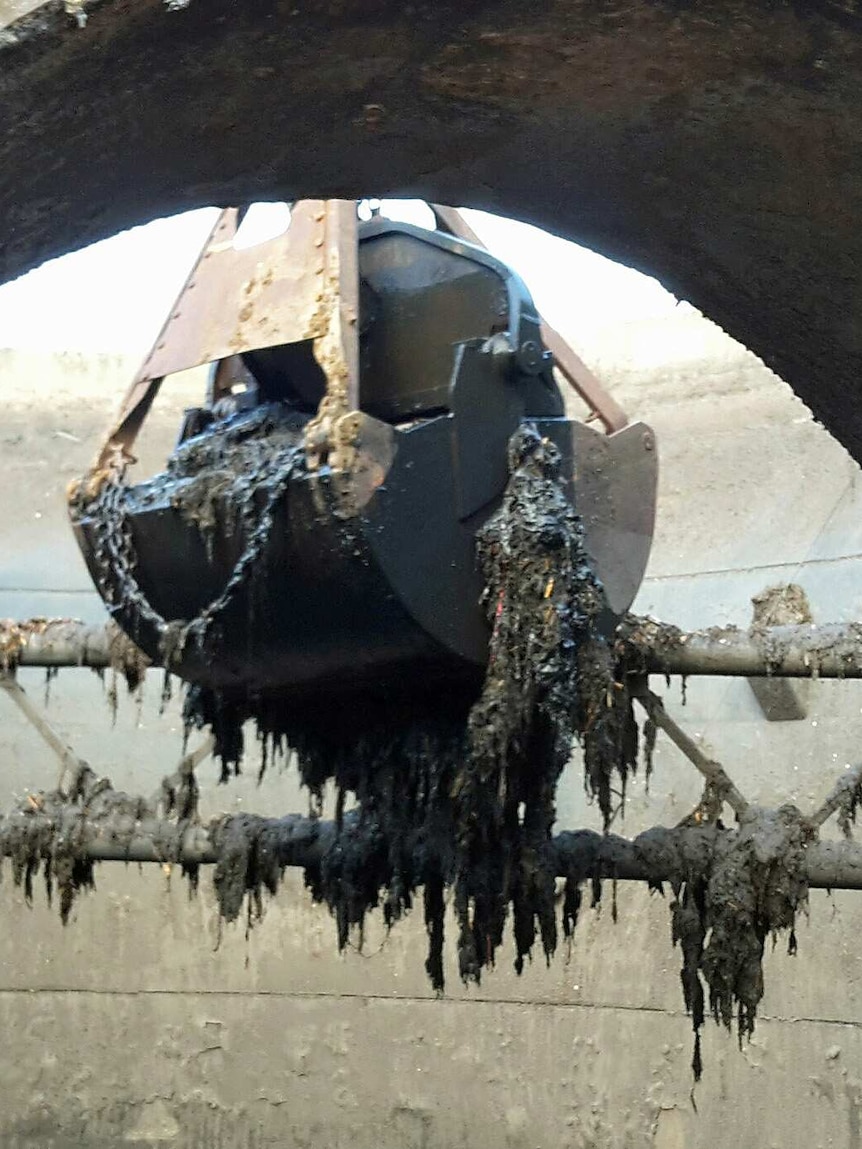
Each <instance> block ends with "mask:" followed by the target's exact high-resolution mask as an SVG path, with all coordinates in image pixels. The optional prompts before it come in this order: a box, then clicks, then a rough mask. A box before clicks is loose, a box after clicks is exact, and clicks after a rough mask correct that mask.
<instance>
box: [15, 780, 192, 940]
mask: <svg viewBox="0 0 862 1149" xmlns="http://www.w3.org/2000/svg"><path fill="white" fill-rule="evenodd" d="M197 797H198V788H197V783H196V781H195V777H194V773H193V771H192V770H191V769H190V768H188V767H187V764H186V762H183V763H181V764H180V766H179V768H178V770H177V771H176V773H175V774H173V775H171V776H170V777H167V778H165V779H163V781H162V784H161V787H160V789H159V791H158V793H157V794H156V795H154V796H153V797H152V798H150V799H146V798H142V797H139V796H137V795H132V794H126V793H124V792H122V791H119V790H115V789H114V788H113V786H112V785H111V782H110V781H109V779H107V778H102V777H99V776H98V775H97V774H96V773H95V772H94V771H93V770H92V769H91V768H90V767H89V766H88V765H87V764H86V763H84V762H81V763H79V765H78V766H77V767H76V769H75V770H74V771H73V772H72V774H71V777H70V779H69V782H68V785H67V786H65V787H64V788H60V787H58V788H57V789H56V790H51V791H47V792H41V793H38V794H28V795H27V796H26V797H25V798H24V799H23V801H21V802H20V803H18V805H17V806H16V808H15V809H13V810H12V812H11V813H10V814H8V815H6V816H4V817H3V818H2V819H0V857H4V856H8V857H9V858H10V859H11V863H12V877H13V881H14V882H15V885H16V886H21V887H22V888H23V890H24V896H25V898H26V900H27V901H28V902H31V901H32V900H33V882H34V879H35V877H36V876H37V874H38V873H39V870H40V869H41V870H42V874H43V877H44V881H45V891H46V895H47V898H48V903H49V904H51V902H52V900H53V894H54V889H55V887H56V890H57V893H58V895H59V907H60V917H61V919H62V921H63V923H64V924H65V923H66V922H67V921H68V919H69V915H70V914H71V912H72V908H73V906H74V903H75V899H76V898H77V896H78V894H79V893H81V892H82V891H85V890H89V889H93V888H94V886H95V880H94V862H93V860H92V857H91V856H90V847H91V846H94V845H98V844H99V842H100V841H102V839H104V841H106V842H110V844H111V847H112V849H114V850H116V851H118V855H117V856H119V857H121V856H122V852H123V850H125V849H126V848H128V846H129V844H130V843H131V842H132V840H133V839H134V838H135V836H136V835H137V834H138V833H139V832H140V830H141V826H142V824H149V827H150V828H151V829H152V831H153V833H154V837H153V846H154V848H155V850H156V851H157V853H158V856H159V857H161V858H163V859H164V860H165V862H170V861H177V860H179V858H180V854H181V850H182V842H183V835H184V833H185V831H186V829H187V828H188V827H189V826H190V825H192V823H193V822H194V821H195V820H196V817H197ZM186 873H187V876H188V877H189V878H191V879H192V880H193V881H194V880H195V877H196V875H195V874H194V873H193V872H192V871H191V870H187V871H186Z"/></svg>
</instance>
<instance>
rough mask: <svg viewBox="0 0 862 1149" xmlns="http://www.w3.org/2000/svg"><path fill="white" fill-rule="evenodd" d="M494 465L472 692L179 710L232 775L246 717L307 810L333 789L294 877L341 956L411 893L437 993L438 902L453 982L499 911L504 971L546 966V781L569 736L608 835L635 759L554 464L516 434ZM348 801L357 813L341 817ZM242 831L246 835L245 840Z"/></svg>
mask: <svg viewBox="0 0 862 1149" xmlns="http://www.w3.org/2000/svg"><path fill="white" fill-rule="evenodd" d="M509 464H510V472H511V477H510V480H509V483H508V485H507V489H506V492H505V495H504V499H503V503H502V505H501V507H500V509H499V511H498V512H497V513H496V514H495V515H494V516H492V518H491V519H490V520H489V521H488V523H487V524H486V526H485V527H484V529H483V530H482V531H481V532H480V535H479V538H478V555H479V561H480V563H481V567H482V570H483V573H484V575H485V579H486V590H485V595H484V602H485V607H486V610H487V612H488V616H489V620H490V623H491V628H492V636H491V642H490V656H489V666H488V670H487V673H486V676H485V680H484V682H483V683H482V684H481V686H480V688H479V689H478V690H474V691H470V690H465V689H464V686H463V684H460V685H459V686H458V687H457V689H456V688H452V689H447V688H446V687H443V686H441V684H440V683H439V682H437V683H434V684H432V685H429V690H428V693H427V697H425V698H419V699H417V698H416V697H415V694H414V693H411V694H410V695H407V696H405V697H399V695H398V692H397V689H395V688H393V687H391V685H390V687H388V688H387V690H386V692H384V693H381V694H380V695H378V696H374V695H373V694H372V693H371V692H367V693H366V694H364V695H363V696H362V697H361V698H358V699H352V700H351V702H350V704H345V705H344V706H340V705H332V703H331V700H327V704H326V705H325V706H323V705H320V706H317V707H315V705H314V704H313V703H308V702H306V703H305V704H304V705H303V706H302V707H289V706H286V705H284V704H281V703H280V702H278V701H277V700H276V701H273V700H271V699H269V700H267V699H257V700H254V702H253V703H247V704H246V703H226V702H225V701H224V700H223V699H219V698H218V697H217V696H216V695H215V694H214V693H213V692H211V691H209V690H206V689H199V688H192V689H191V690H190V692H189V694H188V696H187V705H186V716H187V720H188V721H189V722H190V723H193V724H195V725H198V726H207V727H210V728H211V729H212V730H213V732H214V734H215V735H216V742H217V748H218V752H219V753H220V754H221V755H222V757H227V758H228V759H229V760H230V761H232V762H238V760H239V758H240V755H241V753H242V726H243V722H244V721H245V719H247V718H252V719H253V720H254V721H255V723H256V725H257V730H258V734H259V736H260V738H261V740H262V742H263V744H264V746H265V747H267V748H271V747H276V748H280V749H282V750H286V749H290V750H291V751H293V752H294V753H295V755H296V761H297V765H298V770H299V774H300V777H301V779H302V781H303V783H304V784H305V786H306V787H307V788H308V789H309V790H310V792H311V793H312V795H314V796H315V797H317V798H318V799H320V800H322V796H323V792H324V788H325V787H326V785H327V784H333V785H334V788H335V791H336V794H337V810H336V822H335V824H336V827H337V833H336V835H335V836H334V838H333V839H332V841H331V842H330V843H329V845H328V846H327V848H326V850H324V851H323V852H322V854H321V857H320V860H319V863H317V864H316V865H315V866H313V867H311V868H310V869H308V870H307V875H306V876H307V881H308V883H309V885H310V886H311V888H312V891H313V893H314V894H315V897H317V898H318V899H319V900H322V901H324V902H326V903H327V904H328V905H329V907H330V909H331V910H332V912H333V914H334V916H335V917H336V920H337V923H338V938H339V944H340V945H341V946H344V945H345V944H346V943H347V940H348V937H349V934H350V932H351V930H352V929H354V928H358V929H359V930H360V931H361V928H362V924H363V921H364V917H365V914H366V913H367V912H368V910H369V909H371V908H373V907H375V906H382V909H383V914H384V920H385V922H386V924H387V926H388V925H392V924H393V923H394V922H396V921H397V920H398V919H399V918H400V917H401V916H402V915H403V913H404V912H405V911H406V910H408V909H409V908H410V907H411V906H412V904H413V901H414V899H415V897H416V895H417V893H418V891H419V889H420V888H421V889H422V891H423V898H424V912H425V920H426V925H427V929H428V935H429V954H428V959H427V963H426V967H427V970H428V973H429V976H430V977H431V981H432V983H433V984H434V986H435V988H438V989H440V988H442V986H443V956H442V955H443V928H444V916H445V903H444V892H445V890H446V888H449V887H451V888H452V889H453V890H454V897H455V908H456V914H457V919H458V926H459V938H458V957H459V970H460V973H461V976H462V977H463V978H465V979H468V980H478V978H479V977H480V975H481V971H482V969H483V968H484V967H485V966H487V965H490V964H492V963H493V961H494V959H495V956H496V952H497V949H498V947H499V946H500V944H501V943H502V940H503V934H504V929H505V926H506V923H507V920H508V916H509V913H510V911H511V913H512V916H513V921H514V933H515V944H516V967H517V968H518V969H519V970H520V969H521V968H522V966H523V962H524V959H525V958H526V957H527V956H528V955H529V954H530V952H531V950H532V947H533V945H534V943H535V940H536V938H537V936H539V937H540V938H541V942H542V946H543V949H544V951H545V953H546V955H550V954H551V953H552V952H553V951H554V949H555V946H556V942H557V929H556V922H555V914H556V910H555V898H554V894H555V879H556V868H555V862H554V858H553V854H552V850H551V831H552V827H553V824H554V820H555V791H556V785H557V782H558V780H559V777H560V774H561V772H562V770H563V768H564V767H565V765H566V763H567V762H568V760H569V758H570V756H571V752H572V749H573V743H574V741H575V739H576V738H580V740H581V742H582V743H583V747H584V757H585V761H586V766H587V773H586V779H587V785H588V788H589V790H590V791H591V793H593V794H595V795H596V797H597V799H598V801H599V803H600V806H601V809H602V812H603V815H604V819H605V823H606V825H607V824H608V823H609V822H610V820H611V817H612V814H613V808H614V806H613V803H614V798H613V779H614V777H615V776H616V778H617V779H618V780H619V783H620V793H622V792H623V791H624V786H625V780H626V777H627V776H628V773H629V772H630V771H631V769H633V767H634V763H635V756H636V749H637V729H636V727H635V724H634V719H633V716H632V713H631V703H630V700H629V698H628V695H627V693H626V691H625V690H624V689H623V687H622V685H621V684H620V683H618V682H617V681H616V680H615V676H614V667H615V662H614V656H613V653H612V648H611V645H610V642H609V640H608V638H607V637H606V636H605V635H604V633H603V632H602V630H601V629H600V627H601V623H602V609H603V599H602V592H601V587H600V585H599V584H598V582H597V580H596V578H595V576H594V575H593V573H592V570H591V568H590V564H589V561H588V558H587V554H586V551H585V547H584V539H583V529H582V526H581V523H580V521H579V519H578V517H577V515H576V514H575V513H574V511H573V510H572V507H571V505H570V504H569V502H568V501H567V499H566V497H565V495H564V493H563V491H562V488H561V486H560V482H559V476H558V467H559V456H558V452H557V450H556V448H555V447H554V445H553V444H551V443H550V442H548V441H547V440H543V439H541V438H540V437H539V436H538V434H537V433H536V432H535V430H533V429H532V428H529V427H525V428H522V429H521V430H519V431H518V432H517V433H516V435H515V436H514V437H513V439H512V442H511V444H510V456H509ZM350 802H355V804H356V810H355V812H354V813H352V814H351V815H350V817H349V818H348V817H347V816H346V815H345V810H346V808H347V805H348V803H350ZM246 829H247V830H248V833H249V834H251V835H252V836H254V835H255V834H256V833H257V832H258V830H261V827H260V826H259V825H258V823H257V822H255V823H254V825H251V824H249V826H248V827H246ZM255 851H256V847H252V848H251V852H250V853H249V857H250V858H251V859H252V862H254V859H255V858H256V856H257V854H256V852H255ZM239 852H240V854H242V850H241V849H240V851H239ZM241 868H242V867H241ZM243 873H246V874H251V875H252V879H251V880H250V882H249V884H248V887H247V892H248V893H249V894H250V900H251V902H252V903H253V904H256V905H259V894H260V890H261V888H270V887H271V884H272V883H271V881H270V880H269V879H268V878H267V877H265V876H263V877H261V879H260V881H258V880H257V878H256V877H255V876H254V875H255V874H257V873H258V870H257V868H256V867H255V865H252V866H251V868H250V869H249V868H248V867H246V868H245V869H244V870H243ZM243 880H244V881H245V879H243ZM239 888H240V887H239V886H238V884H237V883H236V882H228V883H227V884H225V885H224V889H225V890H229V896H227V897H226V898H223V899H222V909H223V911H224V912H225V914H226V916H228V917H235V916H237V914H238V909H237V903H236V894H237V891H238V889H239ZM220 897H221V895H220Z"/></svg>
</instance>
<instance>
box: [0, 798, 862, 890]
mask: <svg viewBox="0 0 862 1149" xmlns="http://www.w3.org/2000/svg"><path fill="white" fill-rule="evenodd" d="M25 817H27V821H28V823H29V825H30V826H31V828H35V827H34V822H33V821H32V820H31V819H40V818H41V816H40V815H39V814H38V813H34V814H32V815H25ZM348 818H349V816H348ZM6 821H7V820H6V819H0V843H4V846H3V849H5V852H6V853H11V848H10V847H9V846H8V845H5V843H6V842H7V841H8V840H12V841H15V840H17V841H20V839H19V838H18V837H17V835H14V834H6V833H4V831H5V830H6V824H5V823H6ZM49 824H50V819H48V818H47V817H45V820H44V825H45V826H48V825H49ZM258 827H263V828H264V829H265V837H266V842H267V848H268V849H270V850H273V851H274V852H275V856H276V857H277V858H278V861H279V862H280V864H281V865H282V866H284V867H300V868H303V869H305V868H314V867H316V866H317V865H319V863H320V862H321V860H322V858H323V856H324V854H325V852H326V850H327V849H328V848H329V847H330V846H331V845H332V844H333V842H334V841H335V840H336V837H337V830H336V826H335V823H333V822H326V821H318V820H316V819H312V818H306V817H303V816H302V815H299V814H288V815H286V816H285V817H283V818H261V819H260V820H259V821H258ZM83 831H84V832H83V834H82V838H83V840H84V841H85V842H86V850H85V852H86V854H87V856H88V857H89V858H90V859H92V860H93V861H97V862H133V863H147V862H158V863H165V862H172V863H176V864H178V865H185V866H192V865H211V864H214V863H217V862H218V860H219V857H220V853H221V850H220V847H219V845H218V844H217V839H218V831H217V830H215V831H214V830H212V829H208V828H207V827H205V826H202V825H194V826H188V827H185V828H183V827H181V826H178V825H177V824H176V823H175V822H159V821H157V820H155V819H153V820H146V821H142V822H134V821H133V820H132V819H131V818H129V817H128V816H124V815H120V816H114V817H112V818H111V819H110V821H108V820H106V821H105V824H97V825H92V826H90V827H87V826H86V824H85V826H84V827H83ZM347 832H348V833H349V823H348V830H347ZM735 837H736V831H735V830H727V829H718V828H716V827H715V826H677V827H671V828H665V827H660V826H659V827H655V828H653V829H651V830H647V831H645V832H644V833H643V834H640V835H638V837H637V838H634V839H629V838H623V837H620V836H619V835H617V834H599V833H597V832H596V831H594V830H564V831H562V832H561V833H560V834H558V835H557V836H556V838H554V840H553V844H552V849H553V852H554V855H555V859H556V870H557V873H558V874H559V876H560V877H574V878H576V879H577V880H588V879H590V878H602V879H617V880H620V881H641V882H651V883H653V884H658V883H668V882H672V881H673V880H674V879H676V878H679V877H680V875H681V873H682V872H683V871H684V870H688V871H690V872H705V871H706V867H707V864H708V861H709V859H710V858H713V857H715V856H716V855H719V856H720V855H721V854H723V853H724V852H726V851H727V850H728V849H730V848H731V846H732V845H733V842H734V840H735ZM40 838H41V841H42V842H44V841H47V840H50V835H44V836H40ZM257 840H258V842H260V841H262V840H263V839H262V838H260V837H259V838H258V839H257ZM804 872H805V875H806V877H807V880H808V885H809V886H810V887H811V888H812V889H836V890H837V889H845V890H862V844H859V843H857V842H854V841H849V840H847V841H837V842H829V841H827V842H814V843H812V844H811V845H809V846H808V847H807V848H806V850H805V862H804Z"/></svg>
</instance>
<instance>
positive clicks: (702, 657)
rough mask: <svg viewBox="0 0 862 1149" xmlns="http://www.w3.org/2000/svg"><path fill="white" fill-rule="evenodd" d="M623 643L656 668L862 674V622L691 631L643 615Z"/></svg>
mask: <svg viewBox="0 0 862 1149" xmlns="http://www.w3.org/2000/svg"><path fill="white" fill-rule="evenodd" d="M620 649H621V651H622V652H623V653H624V654H627V655H628V656H629V661H630V662H633V663H634V664H638V663H639V664H640V667H642V669H644V670H645V671H648V672H649V673H653V674H681V675H686V676H689V675H692V676H693V675H728V676H739V677H743V678H765V677H774V678H862V624H859V623H856V622H851V623H846V624H842V625H838V624H835V625H826V626H817V625H814V624H805V625H800V626H775V627H769V628H761V629H755V630H739V629H738V628H737V627H732V626H730V627H712V628H710V629H709V630H696V631H689V632H686V631H681V630H678V629H677V628H676V627H674V626H668V625H667V624H665V623H660V622H655V621H653V620H652V619H638V620H634V621H633V622H632V623H627V624H624V626H623V627H622V628H621V637H620Z"/></svg>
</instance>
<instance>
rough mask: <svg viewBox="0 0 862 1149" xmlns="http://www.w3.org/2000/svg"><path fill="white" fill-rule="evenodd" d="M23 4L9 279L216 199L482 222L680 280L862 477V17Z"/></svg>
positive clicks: (2, 236)
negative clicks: (421, 204) (407, 205)
mask: <svg viewBox="0 0 862 1149" xmlns="http://www.w3.org/2000/svg"><path fill="white" fill-rule="evenodd" d="M23 3H26V0H23ZM82 4H86V7H87V12H88V18H87V20H86V24H85V26H83V27H80V26H79V21H78V20H77V19H76V18H75V15H76V13H78V12H79V11H81V9H82ZM4 5H5V6H6V11H7V16H6V22H5V27H4V26H3V25H4V20H3V11H4ZM16 6H17V10H18V11H20V9H21V7H22V0H0V280H5V279H8V278H10V277H12V276H14V275H16V274H18V273H20V272H22V271H24V270H26V269H28V268H29V267H32V266H34V265H35V264H37V263H38V262H40V261H42V260H43V259H45V258H48V257H50V256H54V255H57V254H60V253H61V252H64V251H67V250H69V249H72V248H75V247H78V246H81V245H83V244H84V243H87V242H89V241H92V240H95V239H98V238H101V237H103V236H105V235H108V234H110V233H112V232H114V231H117V230H119V229H121V228H124V227H128V226H130V225H133V224H135V223H140V222H144V221H145V220H147V219H149V218H152V217H154V216H156V215H160V214H167V213H170V212H174V211H179V210H182V209H184V208H187V207H191V206H196V205H201V204H205V203H227V202H234V201H238V200H241V199H248V198H250V197H255V198H266V197H273V198H293V197H297V196H301V195H306V194H322V195H344V196H347V195H354V194H381V193H384V192H387V193H403V194H410V195H420V196H426V197H428V198H434V199H437V200H440V201H443V202H450V203H459V204H470V205H473V206H477V207H484V208H489V209H491V210H496V211H499V212H503V213H506V214H509V215H513V216H517V217H520V218H526V219H528V220H530V221H532V222H535V223H538V224H540V225H542V226H544V227H546V228H548V229H550V230H552V231H555V232H558V233H561V234H565V235H567V236H569V237H571V238H574V239H577V240H579V241H581V242H584V243H586V244H588V245H589V246H592V247H594V248H596V249H598V250H600V251H603V252H605V253H606V254H608V255H610V256H612V257H614V258H617V259H620V260H623V261H624V262H627V263H630V264H632V265H634V266H637V267H639V268H641V269H643V270H647V271H649V272H651V273H652V274H655V275H657V276H658V277H659V278H660V279H661V280H662V281H663V282H664V283H665V284H666V285H667V286H668V287H669V288H670V289H671V290H673V291H675V292H677V293H679V294H681V295H684V296H685V297H687V298H689V299H691V300H692V301H693V302H694V303H695V304H696V305H698V306H699V307H701V308H702V309H703V310H704V311H705V312H706V313H707V314H708V315H710V316H711V317H712V318H714V319H715V320H716V321H717V322H719V323H720V324H721V325H722V326H723V327H725V328H726V329H727V330H728V331H729V332H730V333H731V334H733V335H734V336H736V338H738V339H740V340H741V341H742V342H744V343H745V344H747V345H748V346H749V347H750V348H752V349H753V350H754V351H756V352H757V353H758V354H759V355H761V356H762V357H763V359H764V360H765V361H766V362H767V363H768V364H769V365H770V366H772V367H773V368H774V369H775V370H776V371H778V372H779V373H780V374H781V375H782V376H783V377H784V378H785V379H787V380H788V382H790V383H791V384H792V386H793V387H794V388H795V390H796V391H797V393H798V394H799V395H800V396H801V397H802V398H803V399H804V400H806V402H808V403H809V404H810V406H811V407H812V408H813V410H814V412H815V414H816V415H817V416H818V417H819V418H821V419H822V420H823V422H824V423H825V424H826V425H827V426H828V427H829V428H830V430H831V431H832V432H833V433H834V434H835V435H836V436H837V437H838V438H839V439H840V440H841V441H842V442H843V443H844V444H845V445H846V446H847V447H848V448H849V449H850V450H851V451H852V452H853V453H854V454H855V455H856V457H857V458H860V459H862V409H860V404H859V403H858V401H857V400H858V396H859V393H860V388H862V383H860V379H862V270H860V268H862V146H860V145H862V117H860V116H859V114H858V109H859V108H860V107H862V37H860V28H862V17H860V11H859V9H860V5H859V3H858V0H840V2H839V0H834V2H833V0H807V2H806V3H802V2H799V3H793V2H791V0H540V2H539V3H535V4H529V5H525V4H523V3H515V2H513V0H459V2H458V3H454V2H453V0H413V2H409V3H403V2H394V0H315V2H314V3H313V4H312V3H310V2H308V0H243V2H242V3H238V2H237V0H191V2H190V3H189V4H188V5H187V7H185V8H179V9H178V10H174V11H171V10H169V8H168V7H166V5H165V3H163V0H95V2H91V3H87V0H67V2H66V6H65V9H64V7H63V4H62V3H60V2H58V0H50V2H49V3H47V4H44V5H41V6H39V7H37V8H36V9H35V10H33V11H32V12H30V13H29V14H28V15H25V16H18V18H17V19H12V15H13V14H14V13H13V8H15V7H16Z"/></svg>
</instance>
